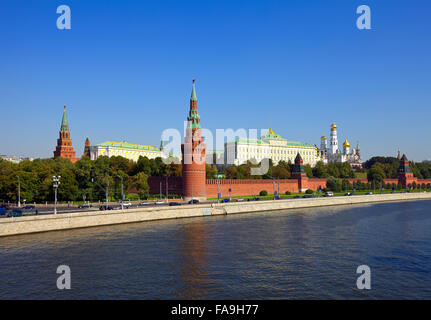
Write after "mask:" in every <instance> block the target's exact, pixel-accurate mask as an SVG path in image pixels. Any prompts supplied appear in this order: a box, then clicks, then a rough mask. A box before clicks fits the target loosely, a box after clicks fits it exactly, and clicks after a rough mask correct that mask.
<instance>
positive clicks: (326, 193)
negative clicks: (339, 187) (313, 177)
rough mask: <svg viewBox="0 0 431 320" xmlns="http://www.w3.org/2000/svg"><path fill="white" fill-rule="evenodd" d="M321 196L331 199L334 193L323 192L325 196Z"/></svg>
mask: <svg viewBox="0 0 431 320" xmlns="http://www.w3.org/2000/svg"><path fill="white" fill-rule="evenodd" d="M323 196H324V197H333V196H334V193H333V192H332V191H327V192H325V194H324V195H323Z"/></svg>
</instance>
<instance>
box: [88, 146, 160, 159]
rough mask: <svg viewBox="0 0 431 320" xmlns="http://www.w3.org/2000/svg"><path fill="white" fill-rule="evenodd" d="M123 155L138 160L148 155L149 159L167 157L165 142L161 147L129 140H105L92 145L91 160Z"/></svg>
mask: <svg viewBox="0 0 431 320" xmlns="http://www.w3.org/2000/svg"><path fill="white" fill-rule="evenodd" d="M101 156H107V157H113V156H121V157H124V158H126V159H129V160H132V161H134V162H137V161H138V159H139V157H140V156H142V157H147V158H148V159H155V158H159V157H160V158H165V154H164V152H163V143H162V144H161V147H160V148H156V147H153V146H147V145H141V144H133V143H128V142H124V141H123V142H114V141H105V142H103V143H100V144H97V145H94V146H91V147H90V158H91V160H97V158H98V157H101Z"/></svg>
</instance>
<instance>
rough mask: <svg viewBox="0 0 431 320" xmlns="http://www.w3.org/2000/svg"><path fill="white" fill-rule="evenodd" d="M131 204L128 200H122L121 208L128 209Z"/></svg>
mask: <svg viewBox="0 0 431 320" xmlns="http://www.w3.org/2000/svg"><path fill="white" fill-rule="evenodd" d="M120 204H121V203H120ZM131 206H132V204H131V203H130V202H123V208H126V209H129V208H130V207H131Z"/></svg>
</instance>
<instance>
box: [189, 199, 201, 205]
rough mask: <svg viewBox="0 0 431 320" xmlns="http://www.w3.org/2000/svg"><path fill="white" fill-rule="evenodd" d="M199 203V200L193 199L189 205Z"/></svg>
mask: <svg viewBox="0 0 431 320" xmlns="http://www.w3.org/2000/svg"><path fill="white" fill-rule="evenodd" d="M197 203H199V200H198V199H192V200H190V201H189V204H197Z"/></svg>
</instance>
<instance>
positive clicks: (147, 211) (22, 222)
mask: <svg viewBox="0 0 431 320" xmlns="http://www.w3.org/2000/svg"><path fill="white" fill-rule="evenodd" d="M413 200H431V193H402V194H400V193H396V194H377V195H367V196H350V197H333V198H311V199H289V200H275V201H253V202H234V203H223V204H222V203H213V204H199V205H184V206H181V207H150V208H138V209H127V210H124V211H96V212H95V211H91V212H76V213H69V214H59V215H43V216H28V217H17V218H7V219H6V218H5V219H1V220H0V237H2V236H12V235H19V234H26V233H37V232H47V231H55V230H67V229H75V228H88V227H96V226H106V225H114V224H123V223H136V222H144V221H151V220H164V219H179V218H193V217H202V216H212V215H214V216H216V215H227V214H238V213H251V212H256V213H258V212H264V211H276V210H288V209H299V208H312V207H323V206H337V205H355V204H367V203H376V202H389V201H413Z"/></svg>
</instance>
